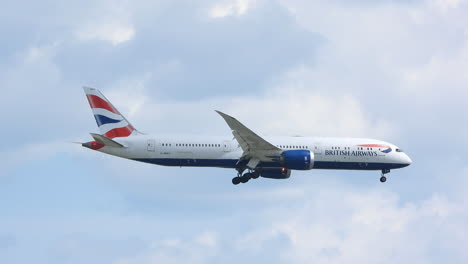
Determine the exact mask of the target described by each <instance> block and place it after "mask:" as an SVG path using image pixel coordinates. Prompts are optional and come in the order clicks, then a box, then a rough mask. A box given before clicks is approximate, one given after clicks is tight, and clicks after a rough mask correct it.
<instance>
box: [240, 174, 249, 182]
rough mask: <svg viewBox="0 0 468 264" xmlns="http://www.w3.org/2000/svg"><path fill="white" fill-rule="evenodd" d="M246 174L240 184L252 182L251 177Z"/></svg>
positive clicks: (241, 178)
mask: <svg viewBox="0 0 468 264" xmlns="http://www.w3.org/2000/svg"><path fill="white" fill-rule="evenodd" d="M246 174H247V173H246ZM246 174H244V176H242V177H240V182H242V183H247V182H248V181H249V180H250V176H249V175H246Z"/></svg>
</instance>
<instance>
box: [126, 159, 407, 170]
mask: <svg viewBox="0 0 468 264" xmlns="http://www.w3.org/2000/svg"><path fill="white" fill-rule="evenodd" d="M133 160H136V161H140V162H145V163H151V164H156V165H162V166H177V167H217V168H233V169H234V168H239V167H240V168H242V167H245V165H246V163H245V162H243V163H241V164H237V160H235V159H133ZM259 166H260V167H268V168H274V167H278V168H279V167H282V166H281V165H280V164H279V163H261V164H260V165H259ZM406 166H407V165H406V164H399V163H381V162H372V163H363V162H333V161H315V163H314V167H313V169H329V170H383V169H399V168H403V167H406Z"/></svg>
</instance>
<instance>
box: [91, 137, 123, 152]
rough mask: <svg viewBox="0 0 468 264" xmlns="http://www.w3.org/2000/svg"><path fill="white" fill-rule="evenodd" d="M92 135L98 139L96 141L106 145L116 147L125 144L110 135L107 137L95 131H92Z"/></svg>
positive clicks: (121, 146)
mask: <svg viewBox="0 0 468 264" xmlns="http://www.w3.org/2000/svg"><path fill="white" fill-rule="evenodd" d="M90 134H91V136H92V137H93V138H94V140H96V142H98V143H101V144H103V145H106V146H108V147H114V148H123V147H124V146H123V145H122V144H120V143H118V142H116V141H114V140H112V139H110V138H108V137H105V136H103V135H99V134H95V133H90Z"/></svg>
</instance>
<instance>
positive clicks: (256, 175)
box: [251, 172, 260, 179]
mask: <svg viewBox="0 0 468 264" xmlns="http://www.w3.org/2000/svg"><path fill="white" fill-rule="evenodd" d="M251 177H252V179H258V177H260V173H258V172H253V173H252V176H251Z"/></svg>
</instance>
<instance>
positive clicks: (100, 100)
mask: <svg viewBox="0 0 468 264" xmlns="http://www.w3.org/2000/svg"><path fill="white" fill-rule="evenodd" d="M83 89H84V92H85V94H86V97H87V98H88V102H89V105H90V106H91V110H93V114H94V118H95V119H96V123H97V125H98V127H99V130H100V132H101V134H102V135H104V136H106V137H108V138H116V137H128V136H130V135H134V134H138V131H137V130H136V129H135V128H134V127H133V126H132V124H130V122H128V120H127V119H126V118H125V117H124V116H123V115H122V114H121V113H120V112H119V111H118V110H117V109H116V108H115V107H114V106H113V105H112V103H111V102H110V101H109V100H107V98H106V97H105V96H104V95H103V94H102V93H101V92H100V91H99V90H98V89H94V88H90V87H83Z"/></svg>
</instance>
